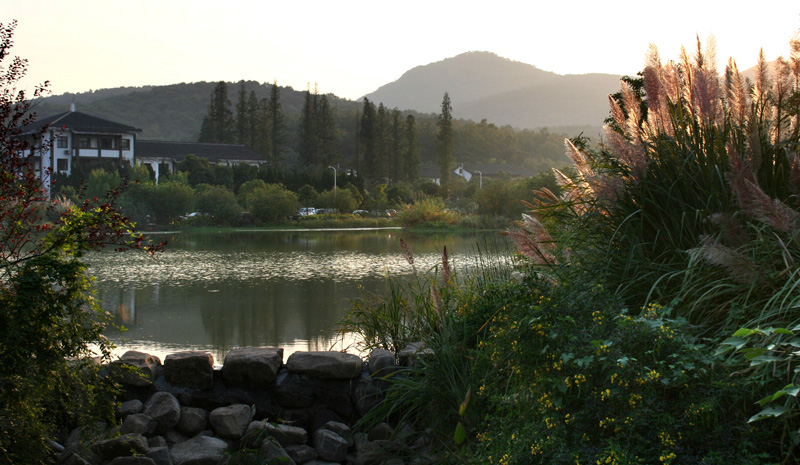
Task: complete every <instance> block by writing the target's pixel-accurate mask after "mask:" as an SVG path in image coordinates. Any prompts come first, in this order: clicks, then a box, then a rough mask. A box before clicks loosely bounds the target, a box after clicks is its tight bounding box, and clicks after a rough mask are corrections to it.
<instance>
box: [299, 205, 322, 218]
mask: <svg viewBox="0 0 800 465" xmlns="http://www.w3.org/2000/svg"><path fill="white" fill-rule="evenodd" d="M316 214H317V209H316V208H314V207H305V208H301V209H300V212H298V213H297V216H309V215H316Z"/></svg>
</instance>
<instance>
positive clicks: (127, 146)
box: [122, 139, 131, 150]
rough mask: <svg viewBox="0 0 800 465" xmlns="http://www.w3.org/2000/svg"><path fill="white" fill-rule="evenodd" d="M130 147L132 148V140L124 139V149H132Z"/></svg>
mask: <svg viewBox="0 0 800 465" xmlns="http://www.w3.org/2000/svg"><path fill="white" fill-rule="evenodd" d="M130 149H131V140H130V139H122V150H130Z"/></svg>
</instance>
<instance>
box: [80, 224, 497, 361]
mask: <svg viewBox="0 0 800 465" xmlns="http://www.w3.org/2000/svg"><path fill="white" fill-rule="evenodd" d="M400 237H403V238H404V240H405V241H406V242H407V243H408V244H409V245H410V247H411V249H412V251H413V253H414V257H415V266H416V268H417V270H419V271H420V272H424V271H426V270H428V269H430V268H431V267H433V266H435V265H436V264H437V263H440V260H441V253H442V247H443V246H446V247H447V251H448V255H449V256H450V260H451V263H453V264H454V266H455V269H456V271H457V272H458V273H470V272H471V270H474V269H475V267H476V266H477V261H478V260H479V255H480V259H481V260H484V261H485V260H487V259H488V260H502V259H504V257H507V256H508V254H507V253H506V252H507V249H506V242H505V240H504V239H503V238H501V237H499V236H498V235H497V233H475V234H459V235H442V234H436V235H430V234H424V235H423V234H411V233H408V232H405V231H402V230H399V229H379V230H288V231H287V230H281V231H225V232H197V233H192V232H188V233H187V232H184V233H167V234H160V235H154V236H153V237H152V238H153V240H156V241H164V240H166V241H167V249H166V252H164V253H163V254H161V255H159V256H157V257H148V256H146V255H144V254H139V253H130V252H125V253H112V252H107V253H100V254H95V255H92V256H91V257H89V259H88V260H87V262H88V263H89V265H90V267H89V271H90V273H91V274H92V275H93V276H94V277H95V279H96V287H97V296H98V298H99V299H100V300H101V302H102V307H103V309H104V310H106V311H108V312H110V313H111V314H113V315H114V319H115V322H116V323H117V324H119V325H122V326H124V327H126V328H127V331H125V332H124V333H122V334H120V332H119V331H115V330H109V331H107V333H106V336H107V337H108V338H109V339H111V341H113V342H114V343H115V344H116V345H117V350H116V353H117V354H120V355H121V354H122V353H124V352H125V351H127V350H129V349H135V350H140V351H143V352H148V353H151V354H153V355H157V356H159V357H160V358H161V359H162V360H163V358H164V357H165V356H166V355H167V354H169V353H172V352H177V351H181V350H204V351H209V352H211V353H212V354H213V355H214V360H215V363H217V364H219V363H222V360H223V358H224V356H225V354H226V353H227V352H228V350H230V349H231V348H234V347H241V346H271V347H283V348H284V349H285V354H284V360H285V359H286V357H288V356H289V354H291V353H292V352H294V351H297V350H327V349H330V348H334V349H336V350H341V349H346V348H347V347H348V346H349V345H350V344H351V343H352V339H351V338H347V337H345V338H344V340H342V337H341V336H337V334H336V332H335V328H336V324H337V323H338V322H339V321H340V320H341V318H342V317H343V316H344V315H345V314H346V313H347V312H348V311H349V310H350V308H351V307H352V300H354V299H358V298H359V297H360V296H362V293H363V292H370V293H382V292H385V291H386V289H387V286H386V278H387V276H398V277H404V278H405V279H407V278H409V277H411V276H412V273H413V272H412V268H411V265H409V263H408V262H407V261H406V259H405V256H404V255H403V253H402V250H401V249H400V243H399V239H400ZM478 250H480V251H481V253H480V254H479V253H478V252H477V251H478ZM487 250H488V251H490V252H492V251H498V250H500V251H501V253H500V254H493V253H485V251H487Z"/></svg>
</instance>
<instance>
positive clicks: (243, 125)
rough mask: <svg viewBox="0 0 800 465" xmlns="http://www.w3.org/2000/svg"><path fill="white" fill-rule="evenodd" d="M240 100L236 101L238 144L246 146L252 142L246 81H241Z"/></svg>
mask: <svg viewBox="0 0 800 465" xmlns="http://www.w3.org/2000/svg"><path fill="white" fill-rule="evenodd" d="M239 83H240V87H239V99H238V100H237V101H236V143H237V144H242V145H246V144H247V142H248V141H249V140H250V137H249V136H248V134H247V130H248V128H249V127H250V123H249V121H248V120H247V116H248V115H247V91H246V90H245V88H244V81H243V80H242V81H239Z"/></svg>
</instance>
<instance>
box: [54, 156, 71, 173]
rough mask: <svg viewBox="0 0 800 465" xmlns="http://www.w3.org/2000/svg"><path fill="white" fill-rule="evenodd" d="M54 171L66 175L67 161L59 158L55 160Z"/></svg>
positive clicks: (67, 169)
mask: <svg viewBox="0 0 800 465" xmlns="http://www.w3.org/2000/svg"><path fill="white" fill-rule="evenodd" d="M56 170H57V171H58V172H59V173H66V172H68V171H69V159H67V158H59V159H57V160H56Z"/></svg>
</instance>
